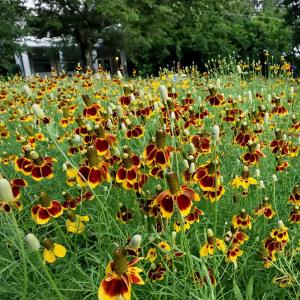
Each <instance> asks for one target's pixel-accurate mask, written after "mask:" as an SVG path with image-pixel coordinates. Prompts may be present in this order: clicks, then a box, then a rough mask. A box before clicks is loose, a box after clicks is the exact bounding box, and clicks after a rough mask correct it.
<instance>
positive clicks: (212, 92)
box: [205, 86, 225, 106]
mask: <svg viewBox="0 0 300 300" xmlns="http://www.w3.org/2000/svg"><path fill="white" fill-rule="evenodd" d="M208 91H209V95H208V96H206V97H205V101H207V102H209V103H210V105H211V106H222V105H224V104H225V98H224V96H223V95H222V94H218V93H217V89H216V88H215V87H213V86H209V87H208Z"/></svg>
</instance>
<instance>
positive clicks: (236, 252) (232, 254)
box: [225, 245, 244, 263]
mask: <svg viewBox="0 0 300 300" xmlns="http://www.w3.org/2000/svg"><path fill="white" fill-rule="evenodd" d="M243 253H244V251H242V250H241V249H240V248H239V247H238V246H236V245H234V246H232V247H230V248H229V249H228V251H227V253H226V257H225V261H226V262H232V263H236V261H237V259H238V257H239V256H242V255H243Z"/></svg>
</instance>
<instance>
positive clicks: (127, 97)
mask: <svg viewBox="0 0 300 300" xmlns="http://www.w3.org/2000/svg"><path fill="white" fill-rule="evenodd" d="M123 90H124V95H122V96H121V97H120V98H119V103H120V104H121V105H122V106H128V105H129V104H130V103H131V101H132V98H131V95H130V92H131V88H130V86H129V85H124V86H123Z"/></svg>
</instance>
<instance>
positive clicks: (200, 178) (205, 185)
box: [194, 161, 221, 192]
mask: <svg viewBox="0 0 300 300" xmlns="http://www.w3.org/2000/svg"><path fill="white" fill-rule="evenodd" d="M218 168H219V163H218V162H217V161H210V162H207V163H206V164H204V165H202V166H200V167H198V168H197V169H196V173H195V176H194V180H195V181H196V182H198V183H199V186H200V189H201V190H202V191H204V192H206V191H207V192H215V191H216V190H218V187H219V186H220V183H221V176H220V172H219V170H218Z"/></svg>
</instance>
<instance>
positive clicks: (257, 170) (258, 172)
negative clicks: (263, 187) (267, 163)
mask: <svg viewBox="0 0 300 300" xmlns="http://www.w3.org/2000/svg"><path fill="white" fill-rule="evenodd" d="M254 176H255V177H257V178H259V177H260V170H259V169H255V175H254Z"/></svg>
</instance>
